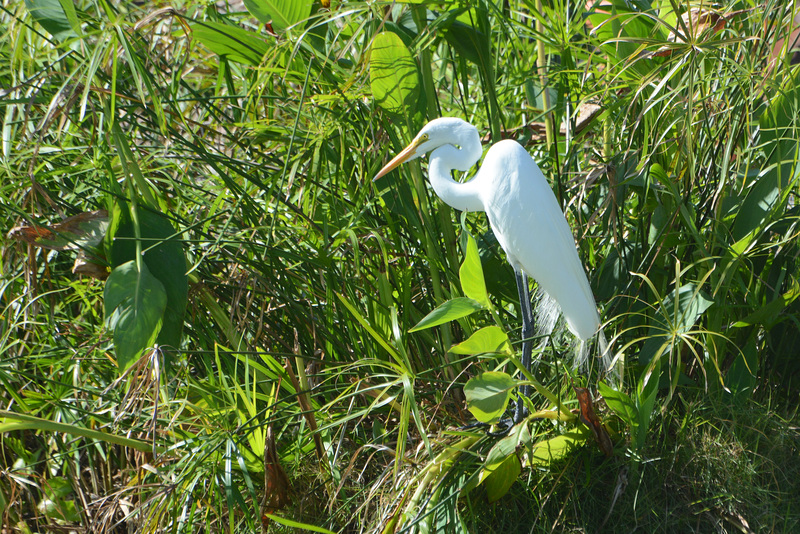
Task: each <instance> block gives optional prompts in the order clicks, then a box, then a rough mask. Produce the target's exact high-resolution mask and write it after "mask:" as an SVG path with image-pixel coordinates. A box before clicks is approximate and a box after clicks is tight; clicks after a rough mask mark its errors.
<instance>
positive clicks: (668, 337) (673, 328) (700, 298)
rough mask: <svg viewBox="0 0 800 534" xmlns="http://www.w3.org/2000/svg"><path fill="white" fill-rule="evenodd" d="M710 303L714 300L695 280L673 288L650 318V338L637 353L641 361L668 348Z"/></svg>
mask: <svg viewBox="0 0 800 534" xmlns="http://www.w3.org/2000/svg"><path fill="white" fill-rule="evenodd" d="M712 304H714V301H712V300H710V299H708V298H707V297H706V296H705V295H704V294H703V292H702V291H700V290H699V289H698V287H697V286H696V285H695V284H686V285H683V286H681V287H679V288H678V289H676V290H674V291H672V293H670V294H669V295H667V296H666V298H664V300H663V301H662V302H661V306H659V308H658V312H657V313H656V315H655V316H654V317H653V319H652V321H651V327H650V334H649V339H648V340H647V341H646V342H645V344H644V346H643V347H642V350H641V351H640V353H639V359H640V361H641V362H642V363H644V364H647V363H649V362H650V360H651V359H652V358H653V356H654V355H655V354H658V353H659V352H661V351H662V350H666V351H669V350H671V348H672V344H673V340H675V339H676V338H678V337H680V336H682V335H684V334H686V333H687V332H689V330H691V328H692V327H693V326H694V324H695V323H696V322H697V320H698V319H699V318H700V316H701V315H702V314H703V313H704V312H705V311H706V310H707V309H708V308H709V307H710V306H711V305H712ZM664 346H666V349H663V347H664Z"/></svg>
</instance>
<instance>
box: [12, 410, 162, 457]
mask: <svg viewBox="0 0 800 534" xmlns="http://www.w3.org/2000/svg"><path fill="white" fill-rule="evenodd" d="M18 430H36V431H37V432H60V433H62V434H66V435H70V436H81V437H84V438H87V439H91V440H95V441H100V442H103V443H114V444H116V445H120V446H122V447H127V448H129V449H134V450H137V451H141V452H148V453H152V452H153V449H154V446H153V443H151V442H149V441H140V440H138V439H133V438H128V437H125V436H120V435H117V434H109V433H107V432H103V431H100V430H94V429H92V428H87V427H85V426H82V425H73V424H69V423H61V422H56V421H50V420H49V419H42V418H41V417H36V416H33V415H27V414H22V413H15V412H9V411H6V410H0V434H2V433H6V432H14V431H18ZM165 450H166V449H164V447H162V446H160V445H156V446H155V451H156V452H157V453H159V454H160V453H163V452H165Z"/></svg>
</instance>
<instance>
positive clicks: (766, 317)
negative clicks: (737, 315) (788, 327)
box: [733, 278, 800, 328]
mask: <svg viewBox="0 0 800 534" xmlns="http://www.w3.org/2000/svg"><path fill="white" fill-rule="evenodd" d="M791 283H792V285H791V287H790V288H789V290H788V291H786V292H785V293H783V294H782V295H778V297H777V298H776V299H774V300H773V301H772V302H770V303H768V304H765V305H764V306H762V307H761V308H759V309H757V310H756V311H754V312H753V313H751V314H750V315H748V316H747V317H745V318H744V319H742V320H740V321H737V322H735V323H733V326H735V327H738V328H741V327H744V326H751V325H754V324H763V325H771V324H774V323H775V322H776V321H777V320H779V317H780V313H781V312H782V311H783V310H785V309H786V308H787V307H788V306H789V305H790V304H791V303H792V302H794V301H795V300H797V297H800V284H798V283H797V280H796V279H794V278H793V279H792V281H791Z"/></svg>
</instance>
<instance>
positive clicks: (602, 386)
mask: <svg viewBox="0 0 800 534" xmlns="http://www.w3.org/2000/svg"><path fill="white" fill-rule="evenodd" d="M597 390H598V391H599V392H600V395H602V396H603V400H604V401H606V405H608V407H609V408H611V411H613V412H614V413H615V414H617V416H619V418H620V419H622V421H623V422H624V423H625V424H626V425H628V426H629V427H633V426H636V425H637V424H638V423H639V415H638V413H637V409H636V404H634V402H633V400H632V399H631V398H630V397H629V396H628V395H627V394H626V393H624V392H622V391H617V390H615V389H612V388H611V387H610V386H608V385H606V383H605V382H598V383H597Z"/></svg>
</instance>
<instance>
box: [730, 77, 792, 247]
mask: <svg viewBox="0 0 800 534" xmlns="http://www.w3.org/2000/svg"><path fill="white" fill-rule="evenodd" d="M799 101H800V70H797V69H795V71H794V76H793V77H792V78H790V79H789V81H788V82H787V84H786V86H785V87H783V88H782V90H781V91H780V92H778V94H777V95H776V96H775V98H773V99H772V101H771V102H770V105H769V107H768V108H767V110H766V111H765V112H764V113H763V114H762V115H761V117H759V121H758V122H759V127H760V130H761V142H762V143H763V144H764V150H765V152H766V153H767V155H768V159H767V162H766V165H765V168H764V171H763V172H762V173H761V175H760V176H759V178H758V180H757V181H756V183H755V184H753V185H752V186H751V187H749V188H748V191H749V192H748V194H747V197H746V198H745V199H744V202H743V203H742V207H741V208H740V210H739V214H738V215H737V216H736V221H735V222H734V224H733V230H732V234H733V239H734V241H741V240H742V239H743V238H744V237H745V236H747V235H748V234H751V232H753V231H755V230H757V229H759V228H762V227H763V226H764V224H766V223H767V222H768V221H769V220H770V219H771V217H772V214H773V213H775V212H779V211H781V210H782V208H783V205H784V204H785V201H786V199H787V195H788V194H789V189H788V185H789V183H790V182H791V181H792V180H794V179H795V177H796V175H797V167H798V166H797V161H798V143H800V136H798V132H797V131H796V127H795V123H796V120H797V119H796V117H797V115H798V113H800V109H798V102H799Z"/></svg>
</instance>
